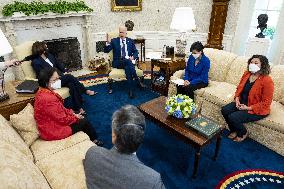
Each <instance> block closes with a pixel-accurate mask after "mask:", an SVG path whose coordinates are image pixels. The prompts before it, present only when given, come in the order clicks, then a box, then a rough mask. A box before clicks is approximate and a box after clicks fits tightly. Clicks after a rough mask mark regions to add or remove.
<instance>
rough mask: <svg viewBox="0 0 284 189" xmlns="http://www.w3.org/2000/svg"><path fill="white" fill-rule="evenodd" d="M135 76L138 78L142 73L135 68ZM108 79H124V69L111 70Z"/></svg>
mask: <svg viewBox="0 0 284 189" xmlns="http://www.w3.org/2000/svg"><path fill="white" fill-rule="evenodd" d="M135 70H136V74H137V76H138V77H141V76H143V71H142V70H140V69H138V68H137V67H135ZM109 77H110V78H112V79H121V78H126V75H125V71H124V69H117V68H111V72H110V73H109Z"/></svg>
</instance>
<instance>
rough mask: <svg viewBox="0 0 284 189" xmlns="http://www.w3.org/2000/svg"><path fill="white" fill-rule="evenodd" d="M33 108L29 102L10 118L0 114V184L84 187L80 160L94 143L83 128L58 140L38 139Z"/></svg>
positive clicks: (27, 187)
mask: <svg viewBox="0 0 284 189" xmlns="http://www.w3.org/2000/svg"><path fill="white" fill-rule="evenodd" d="M32 111H33V108H32V106H31V105H28V106H27V107H26V108H25V109H24V110H23V111H22V112H21V113H19V114H18V115H12V116H11V122H8V121H7V120H6V119H5V118H4V117H3V116H2V115H0V183H1V185H0V188H10V189H18V188H21V189H30V188H36V189H45V188H54V189H63V188H68V189H80V188H82V189H83V188H87V186H86V182H85V173H84V168H83V163H82V161H83V159H84V158H85V154H86V152H87V150H88V149H89V148H90V147H91V146H93V145H94V143H93V142H91V141H90V140H89V137H88V135H86V134H85V133H83V132H79V133H76V134H74V135H72V136H70V137H68V138H66V139H63V140H57V141H43V140H41V139H39V138H38V132H37V129H36V127H35V128H33V127H34V124H35V121H34V120H33V112H32ZM17 119H19V121H18V122H17ZM31 124H32V125H33V126H31ZM21 125H24V127H22V126H21Z"/></svg>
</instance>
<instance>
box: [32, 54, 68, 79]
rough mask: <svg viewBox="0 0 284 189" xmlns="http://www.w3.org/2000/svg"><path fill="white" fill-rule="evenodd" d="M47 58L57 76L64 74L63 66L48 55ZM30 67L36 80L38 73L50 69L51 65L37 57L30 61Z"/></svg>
mask: <svg viewBox="0 0 284 189" xmlns="http://www.w3.org/2000/svg"><path fill="white" fill-rule="evenodd" d="M47 58H48V59H49V60H50V62H51V63H52V64H53V67H55V68H57V70H58V74H59V75H60V76H62V75H63V73H64V72H65V68H64V65H63V64H61V63H60V62H58V61H57V60H56V58H55V57H54V56H53V55H52V54H50V53H48V54H47ZM32 67H33V69H34V71H35V72H36V77H37V78H38V76H39V73H40V71H41V70H42V69H44V68H48V67H51V65H49V64H48V63H47V62H46V61H45V60H44V59H43V58H42V57H41V56H37V58H35V59H33V60H32Z"/></svg>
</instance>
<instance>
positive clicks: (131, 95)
mask: <svg viewBox="0 0 284 189" xmlns="http://www.w3.org/2000/svg"><path fill="white" fill-rule="evenodd" d="M128 96H129V98H134V94H133V92H132V90H130V91H129V92H128Z"/></svg>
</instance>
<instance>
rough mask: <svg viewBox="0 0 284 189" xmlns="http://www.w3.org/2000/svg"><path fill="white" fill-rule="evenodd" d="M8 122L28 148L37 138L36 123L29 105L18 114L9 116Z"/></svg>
mask: <svg viewBox="0 0 284 189" xmlns="http://www.w3.org/2000/svg"><path fill="white" fill-rule="evenodd" d="M10 121H11V123H12V126H13V127H14V128H15V129H16V130H17V132H18V133H19V134H20V135H21V136H22V138H23V139H24V141H25V142H26V144H27V145H28V146H30V145H31V144H32V143H33V142H34V141H35V140H36V139H37V138H38V137H39V132H38V129H37V125H36V121H35V119H34V108H33V106H32V105H31V104H30V103H29V104H28V105H27V106H26V107H25V108H24V109H23V110H22V111H20V112H19V113H18V114H13V115H11V116H10Z"/></svg>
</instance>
